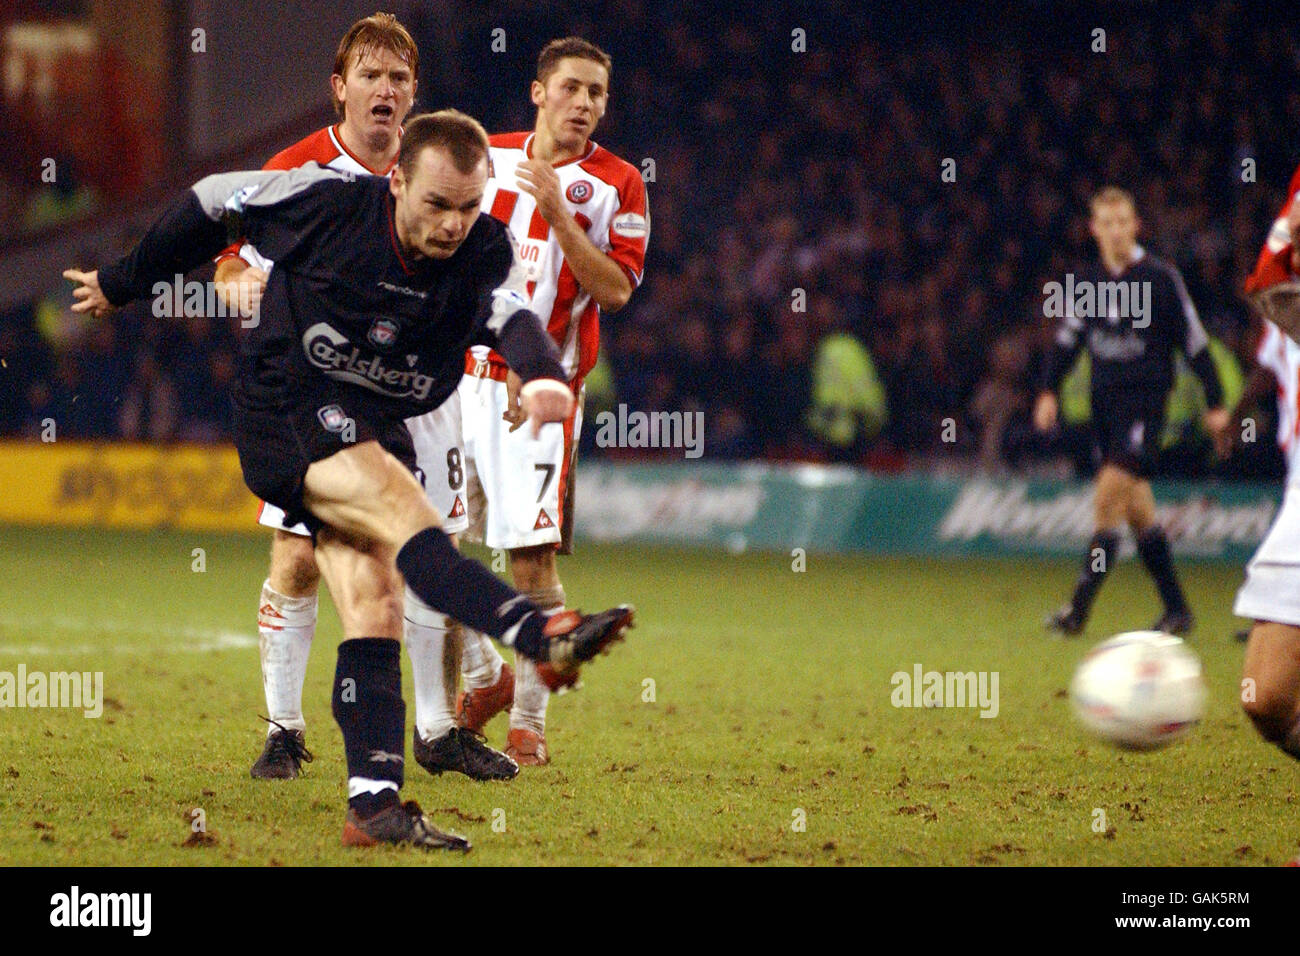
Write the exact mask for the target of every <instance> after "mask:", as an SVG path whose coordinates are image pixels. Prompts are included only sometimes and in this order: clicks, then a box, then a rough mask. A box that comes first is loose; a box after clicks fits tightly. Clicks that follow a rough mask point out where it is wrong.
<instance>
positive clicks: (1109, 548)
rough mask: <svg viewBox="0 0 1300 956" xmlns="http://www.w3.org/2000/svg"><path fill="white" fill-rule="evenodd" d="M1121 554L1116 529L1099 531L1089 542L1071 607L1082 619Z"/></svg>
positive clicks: (1075, 585)
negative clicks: (1113, 563)
mask: <svg viewBox="0 0 1300 956" xmlns="http://www.w3.org/2000/svg"><path fill="white" fill-rule="evenodd" d="M1118 554H1119V534H1118V532H1115V531H1098V532H1097V533H1096V534H1094V535H1093V536H1092V540H1091V541H1089V542H1088V553H1087V554H1086V555H1084V557H1083V570H1081V571H1080V572H1079V579H1078V580H1077V581H1076V582H1075V583H1074V596H1073V597H1072V598H1070V607H1072V608H1073V609H1074V613H1075V615H1076V616H1077V617H1078V618H1079V619H1080V620H1086V619H1087V617H1088V612H1089V611H1091V610H1092V602H1093V601H1094V600H1095V599H1096V597H1097V592H1098V591H1099V590H1100V589H1101V584H1102V582H1103V581H1105V580H1106V575H1107V574H1108V573H1110V566H1111V564H1112V562H1114V560H1115V558H1116V557H1117V556H1118Z"/></svg>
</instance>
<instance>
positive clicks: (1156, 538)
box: [1137, 525, 1187, 613]
mask: <svg viewBox="0 0 1300 956" xmlns="http://www.w3.org/2000/svg"><path fill="white" fill-rule="evenodd" d="M1137 549H1138V554H1139V555H1140V556H1141V558H1142V563H1143V564H1144V565H1145V566H1146V569H1147V572H1148V573H1149V574H1150V575H1151V577H1152V579H1153V580H1154V581H1155V582H1156V590H1157V591H1159V592H1160V600H1162V601H1163V602H1164V604H1165V610H1166V611H1167V612H1169V613H1180V612H1186V610H1187V598H1186V596H1184V594H1183V589H1182V587H1181V586H1180V585H1179V583H1178V572H1177V571H1175V570H1174V559H1173V555H1171V554H1170V552H1169V540H1168V539H1167V538H1166V537H1165V532H1164V529H1162V528H1161V527H1160V526H1159V525H1152V526H1151V527H1149V528H1147V529H1146V530H1145V531H1143V532H1142V533H1141V534H1140V535H1138V539H1137Z"/></svg>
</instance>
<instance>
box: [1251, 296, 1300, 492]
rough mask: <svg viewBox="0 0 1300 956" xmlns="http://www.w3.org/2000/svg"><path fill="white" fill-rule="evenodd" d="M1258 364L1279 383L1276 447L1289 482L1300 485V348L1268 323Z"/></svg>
mask: <svg viewBox="0 0 1300 956" xmlns="http://www.w3.org/2000/svg"><path fill="white" fill-rule="evenodd" d="M1255 361H1257V362H1258V363H1259V364H1260V365H1262V366H1263V367H1264V368H1266V369H1268V370H1269V371H1270V372H1272V373H1273V377H1274V378H1276V379H1277V443H1278V445H1279V446H1280V447H1281V448H1282V453H1283V456H1284V457H1285V458H1286V467H1287V480H1288V482H1292V483H1294V482H1300V469H1298V468H1297V467H1296V463H1297V462H1296V459H1297V453H1298V452H1300V345H1297V344H1296V342H1295V340H1294V339H1292V338H1291V336H1289V335H1287V334H1286V333H1285V332H1283V331H1282V330H1281V329H1279V328H1278V327H1277V326H1276V325H1274V324H1273V323H1272V322H1270V321H1268V319H1265V320H1264V334H1263V336H1262V337H1261V338H1260V340H1259V346H1258V348H1256V350H1255Z"/></svg>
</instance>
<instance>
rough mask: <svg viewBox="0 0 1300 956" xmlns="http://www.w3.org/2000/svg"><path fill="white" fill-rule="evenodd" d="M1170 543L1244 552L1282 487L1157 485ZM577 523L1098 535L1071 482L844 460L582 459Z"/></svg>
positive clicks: (673, 529) (1057, 542)
mask: <svg viewBox="0 0 1300 956" xmlns="http://www.w3.org/2000/svg"><path fill="white" fill-rule="evenodd" d="M1155 494H1156V505H1157V510H1158V512H1159V516H1160V520H1161V522H1162V523H1163V524H1164V526H1165V528H1166V529H1167V531H1168V533H1169V537H1170V540H1171V542H1172V544H1173V547H1174V551H1175V552H1176V553H1178V554H1180V555H1184V556H1194V557H1202V558H1213V559H1222V560H1227V561H1233V562H1237V563H1244V562H1245V561H1246V560H1248V559H1249V558H1250V556H1251V554H1252V553H1253V552H1254V550H1255V548H1256V547H1257V546H1258V544H1259V542H1260V540H1262V538H1263V537H1264V535H1265V533H1267V531H1268V528H1269V525H1270V524H1271V522H1272V520H1273V514H1274V512H1275V511H1276V509H1277V505H1278V502H1279V501H1280V499H1281V494H1282V489H1281V487H1280V486H1271V485H1253V484H1238V483H1226V482H1225V483H1195V482H1157V483H1156V484H1155ZM576 511H577V513H576V519H577V532H578V535H579V536H580V538H581V537H585V538H588V539H591V540H600V541H642V542H653V543H663V544H683V545H698V546H707V547H719V548H725V549H728V550H732V551H744V550H748V549H759V550H785V551H788V550H791V549H793V548H805V549H808V550H814V551H844V552H853V551H856V552H867V553H874V554H922V555H933V554H948V555H1013V554H1019V555H1023V554H1054V555H1057V554H1059V555H1069V556H1074V555H1077V554H1078V553H1079V551H1080V550H1081V549H1082V548H1083V547H1084V546H1085V545H1086V544H1087V542H1088V539H1089V538H1090V536H1091V534H1092V494H1091V489H1090V487H1089V486H1088V485H1086V484H1082V483H1078V482H1065V481H1051V480H1023V479H1014V478H953V477H933V476H929V475H924V474H909V475H901V476H889V475H874V474H870V473H867V472H863V471H859V470H857V469H853V468H848V467H843V466H821V465H790V466H776V465H765V464H743V463H742V464H702V463H696V462H683V463H681V464H671V465H661V464H656V465H646V464H610V463H606V462H590V461H587V462H584V463H583V464H582V466H581V467H580V468H579V469H578V487H577V509H576Z"/></svg>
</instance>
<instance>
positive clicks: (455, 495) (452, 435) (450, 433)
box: [406, 391, 469, 534]
mask: <svg viewBox="0 0 1300 956" xmlns="http://www.w3.org/2000/svg"><path fill="white" fill-rule="evenodd" d="M461 405H462V402H461V396H460V392H459V391H455V392H452V393H451V395H449V396H448V397H447V400H446V401H445V402H443V403H442V404H441V405H440V406H438V407H437V408H435V409H434V410H433V411H431V412H428V413H427V414H424V415H420V416H418V417H417V418H408V419H407V420H406V428H407V431H409V432H410V435H411V444H412V447H413V448H414V451H415V463H416V475H417V477H418V479H419V481H420V484H421V485H422V486H423V488H424V493H425V496H426V497H427V498H428V499H429V503H430V504H431V505H433V507H434V508H435V509H436V510H437V512H438V513H439V514H440V515H442V516H443V530H444V531H446V532H447V533H448V534H452V533H457V534H459V533H460V532H462V531H464V530H465V529H466V527H468V525H469V510H468V508H467V507H466V493H465V478H466V474H465V467H466V461H465V447H464V445H465V440H464V432H463V429H462V424H461V422H462V416H461Z"/></svg>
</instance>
